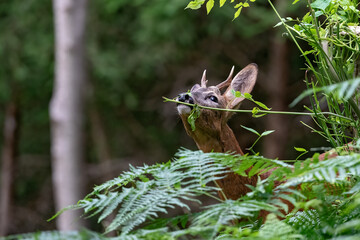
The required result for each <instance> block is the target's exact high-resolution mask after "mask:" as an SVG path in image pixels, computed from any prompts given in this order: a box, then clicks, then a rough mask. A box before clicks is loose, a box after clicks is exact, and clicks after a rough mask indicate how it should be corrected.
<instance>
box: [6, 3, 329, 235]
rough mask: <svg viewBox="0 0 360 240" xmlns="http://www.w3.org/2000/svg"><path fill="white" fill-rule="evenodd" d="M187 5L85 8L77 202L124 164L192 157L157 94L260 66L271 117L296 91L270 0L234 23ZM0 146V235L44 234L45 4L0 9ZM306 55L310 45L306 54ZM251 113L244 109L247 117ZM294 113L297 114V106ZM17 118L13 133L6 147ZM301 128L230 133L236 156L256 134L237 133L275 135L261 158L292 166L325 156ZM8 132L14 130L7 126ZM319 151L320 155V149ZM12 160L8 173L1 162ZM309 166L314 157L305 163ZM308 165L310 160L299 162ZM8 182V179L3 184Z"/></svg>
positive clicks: (286, 12)
mask: <svg viewBox="0 0 360 240" xmlns="http://www.w3.org/2000/svg"><path fill="white" fill-rule="evenodd" d="M274 3H275V4H276V7H277V9H278V11H279V12H280V13H281V15H282V16H291V17H293V18H296V17H297V16H303V15H304V12H305V5H302V4H296V5H291V4H289V3H288V1H286V0H277V1H274ZM187 4H188V1H186V0H179V1H166V0H156V1H145V0H133V1H127V0H106V1H104V0H102V1H100V0H93V1H89V2H88V4H87V8H86V10H87V24H86V31H85V32H86V33H85V34H86V35H85V36H86V37H85V38H84V42H83V46H85V50H86V55H85V57H86V62H87V79H86V82H85V84H84V86H83V89H84V90H85V91H86V110H85V112H84V116H83V117H84V120H85V127H84V131H83V133H84V134H83V135H84V139H85V144H84V149H83V151H84V153H85V160H84V164H83V165H82V166H81V171H80V172H78V176H79V178H82V179H85V182H84V186H85V187H84V188H86V189H84V193H86V192H89V191H90V189H91V188H92V187H93V186H94V185H97V184H100V183H102V182H104V181H105V180H109V179H112V178H114V177H116V176H118V175H119V173H121V172H122V171H124V170H127V169H128V166H129V164H131V165H134V166H138V165H142V164H144V163H146V164H152V163H155V162H165V161H168V160H169V159H170V158H171V157H172V156H173V155H174V153H175V152H176V151H177V149H178V148H179V147H181V146H183V147H187V148H190V149H196V146H195V144H194V143H193V141H192V140H191V139H190V138H189V137H188V136H187V135H186V133H185V131H184V129H183V126H182V124H181V121H180V119H179V117H178V116H177V113H176V110H175V106H174V105H173V104H171V103H164V102H163V99H162V96H167V97H175V96H176V95H177V94H179V93H181V92H185V91H187V90H188V89H189V88H190V87H191V86H192V85H193V84H194V83H197V82H199V80H200V77H201V74H202V71H203V70H204V69H207V71H208V78H209V81H210V83H214V84H216V83H218V82H220V81H222V80H224V79H225V78H226V76H227V74H228V72H229V71H230V68H231V66H232V65H235V67H236V70H240V69H241V68H242V67H244V66H246V65H247V64H249V63H251V62H255V63H257V64H258V65H259V68H260V72H259V77H258V82H257V85H256V87H255V90H254V92H253V96H254V97H255V99H256V100H260V101H262V102H264V103H266V105H268V106H269V107H271V108H272V109H273V110H288V105H289V103H290V102H291V101H292V100H293V99H294V98H295V97H296V96H298V95H299V94H300V93H301V92H302V91H303V89H304V88H305V84H303V81H302V80H303V79H304V72H303V71H301V70H299V69H300V68H302V67H303V66H304V61H303V59H302V58H301V56H300V55H299V52H298V50H297V49H296V47H295V46H294V44H292V43H291V42H290V41H289V40H288V38H287V36H286V35H283V32H284V29H282V28H273V26H274V25H275V24H276V23H277V22H278V21H279V20H278V19H277V17H276V15H275V14H274V12H273V10H272V9H271V8H270V6H269V5H268V3H267V1H265V0H257V1H256V3H255V4H256V7H253V8H250V9H244V10H243V11H242V13H241V15H240V16H239V18H238V19H236V20H234V21H232V19H233V15H234V9H233V8H232V7H231V6H224V7H223V9H221V10H219V9H218V8H217V7H214V9H213V10H212V14H210V15H209V16H207V14H206V10H205V9H202V10H201V11H196V12H194V11H189V10H185V11H184V8H185V6H186V5H187ZM0 28H1V38H0V61H1V63H0V79H1V80H0V126H2V127H1V128H0V129H1V130H0V131H2V135H1V136H3V137H1V138H0V146H1V154H2V155H1V156H2V166H1V177H2V184H4V182H9V181H10V182H11V189H9V188H6V187H4V185H2V187H1V192H0V196H2V197H4V196H8V197H9V199H10V201H9V202H7V204H4V202H5V201H2V202H1V209H0V211H1V212H2V213H3V212H4V211H6V212H7V213H8V214H7V220H6V222H5V221H4V220H3V221H1V222H0V229H1V234H0V235H7V234H14V233H23V232H34V231H38V230H50V229H55V228H56V221H52V222H47V221H46V220H47V219H48V218H50V217H51V216H52V215H53V214H54V213H55V212H56V209H55V204H54V202H55V201H56V199H55V198H56V197H54V195H53V193H54V191H55V189H54V185H53V182H52V162H51V142H52V141H51V122H50V117H49V115H50V114H49V112H50V111H51V109H49V107H50V105H49V104H50V101H51V98H52V92H53V89H54V85H53V83H54V77H55V72H54V69H55V61H54V59H55V54H54V49H55V36H54V31H55V30H54V13H53V6H52V2H51V1H49V0H27V1H19V0H13V1H3V2H1V3H0ZM305 48H306V47H305ZM252 107H253V105H252V104H251V103H249V102H246V103H244V104H243V105H242V108H243V109H251V108H252ZM292 110H297V111H303V107H302V104H298V105H297V107H296V108H295V109H294V108H293V109H292ZM8 118H10V119H13V120H14V121H13V123H15V125H16V131H15V134H14V139H13V141H8V140H7V137H8V135H7V133H8V132H9V128H13V127H14V125H11V124H10V125H9V124H8V121H6V119H8ZM300 121H303V122H305V123H306V124H308V125H311V124H312V121H311V118H310V117H304V116H302V117H299V116H282V115H269V116H265V117H263V118H252V117H251V114H237V115H236V116H235V117H233V118H232V119H231V122H230V126H231V127H232V128H233V129H234V131H235V134H236V135H237V137H238V141H239V143H240V146H242V148H243V149H246V147H249V146H251V144H252V143H253V142H254V140H255V139H256V136H255V135H252V134H251V133H250V132H247V131H246V130H245V129H243V128H241V126H240V125H244V126H248V127H251V128H254V129H258V130H259V131H264V130H270V129H271V130H275V132H274V133H273V134H271V135H269V136H267V137H266V138H264V139H262V140H261V141H260V142H259V143H258V145H257V146H256V147H257V151H259V152H260V153H262V154H263V155H264V156H265V157H269V158H276V157H278V158H280V159H293V158H295V157H296V156H297V155H298V153H297V152H296V151H295V149H294V146H297V147H302V148H305V149H309V148H310V147H324V146H328V145H327V144H326V143H325V141H324V140H323V139H322V138H321V137H320V136H317V135H316V134H314V133H311V131H310V129H309V128H307V127H305V126H303V125H302V124H301V123H300ZM9 126H10V127H9ZM317 150H319V149H317ZM9 151H10V152H13V158H12V160H11V161H10V163H11V164H10V165H9V164H5V163H8V161H5V160H4V159H5V158H6V157H7V155H6V153H8V152H9ZM309 156H311V152H310V154H309ZM304 157H305V156H304ZM9 173H10V174H9Z"/></svg>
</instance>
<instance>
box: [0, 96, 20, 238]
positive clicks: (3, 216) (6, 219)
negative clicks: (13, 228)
mask: <svg viewBox="0 0 360 240" xmlns="http://www.w3.org/2000/svg"><path fill="white" fill-rule="evenodd" d="M18 130H19V114H18V106H17V103H16V101H11V102H10V103H8V104H7V106H6V110H5V118H4V146H3V148H2V156H1V160H2V166H1V191H0V236H5V235H6V234H7V233H8V230H9V227H10V223H11V222H12V215H11V213H12V211H11V210H12V195H13V183H14V173H15V167H16V155H17V143H18Z"/></svg>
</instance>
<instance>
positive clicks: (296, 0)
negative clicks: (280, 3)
mask: <svg viewBox="0 0 360 240" xmlns="http://www.w3.org/2000/svg"><path fill="white" fill-rule="evenodd" d="M298 1H300V0H294V2H293V3H292V4H296V3H297V2H298Z"/></svg>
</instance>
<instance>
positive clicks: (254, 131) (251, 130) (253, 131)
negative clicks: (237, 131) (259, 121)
mask: <svg viewBox="0 0 360 240" xmlns="http://www.w3.org/2000/svg"><path fill="white" fill-rule="evenodd" d="M240 126H241V127H242V128H244V129H246V130H248V131H250V132H252V133H255V134H256V135H258V136H259V137H260V133H258V132H257V131H256V130H255V129H252V128H249V127H245V126H243V125H240Z"/></svg>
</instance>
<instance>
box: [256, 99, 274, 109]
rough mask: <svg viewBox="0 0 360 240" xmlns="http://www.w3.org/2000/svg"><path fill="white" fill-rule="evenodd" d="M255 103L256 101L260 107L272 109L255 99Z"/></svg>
mask: <svg viewBox="0 0 360 240" xmlns="http://www.w3.org/2000/svg"><path fill="white" fill-rule="evenodd" d="M254 103H256V104H257V105H258V106H259V107H261V108H263V109H266V110H271V108H268V107H267V106H266V105H265V104H264V103H262V102H259V101H254Z"/></svg>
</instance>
